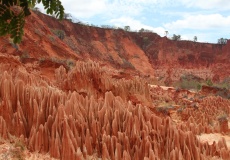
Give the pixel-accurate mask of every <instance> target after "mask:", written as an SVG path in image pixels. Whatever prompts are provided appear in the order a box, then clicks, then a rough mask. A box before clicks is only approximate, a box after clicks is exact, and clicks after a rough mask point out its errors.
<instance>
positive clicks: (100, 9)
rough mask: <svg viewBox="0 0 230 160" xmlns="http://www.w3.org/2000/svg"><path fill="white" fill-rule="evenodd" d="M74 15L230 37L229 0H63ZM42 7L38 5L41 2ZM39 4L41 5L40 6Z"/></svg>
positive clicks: (184, 34)
mask: <svg viewBox="0 0 230 160" xmlns="http://www.w3.org/2000/svg"><path fill="white" fill-rule="evenodd" d="M61 2H62V4H63V6H64V8H65V12H66V13H70V14H71V15H72V17H73V19H78V20H80V21H81V22H83V23H88V24H94V25H98V26H101V25H110V26H115V27H124V26H130V28H131V30H133V31H136V30H137V31H138V30H140V29H141V28H144V29H148V30H152V31H153V32H155V33H157V34H159V35H160V36H162V37H163V36H165V31H168V33H169V34H168V37H172V36H173V34H176V35H181V38H182V40H193V39H194V36H197V41H198V42H209V43H217V40H218V39H219V38H227V39H230V0H61ZM38 7H39V6H38ZM39 8H40V7H39Z"/></svg>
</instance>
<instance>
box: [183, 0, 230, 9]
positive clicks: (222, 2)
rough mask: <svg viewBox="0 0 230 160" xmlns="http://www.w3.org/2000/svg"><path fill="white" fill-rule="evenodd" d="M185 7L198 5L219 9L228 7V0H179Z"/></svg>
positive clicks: (229, 3)
mask: <svg viewBox="0 0 230 160" xmlns="http://www.w3.org/2000/svg"><path fill="white" fill-rule="evenodd" d="M179 2H181V3H182V4H184V5H185V6H187V7H198V8H202V9H220V10H226V9H229V8H230V1H229V0H179Z"/></svg>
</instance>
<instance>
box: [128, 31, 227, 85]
mask: <svg viewBox="0 0 230 160" xmlns="http://www.w3.org/2000/svg"><path fill="white" fill-rule="evenodd" d="M132 37H133V38H134V39H135V41H136V43H137V44H139V46H140V47H141V48H143V50H144V51H145V53H146V55H147V56H148V58H149V61H150V63H151V64H152V66H153V68H154V70H155V76H156V77H164V78H167V77H170V79H171V80H172V81H177V80H179V79H180V77H181V76H182V75H186V74H192V75H195V76H197V77H200V78H202V79H212V80H214V81H222V80H224V79H225V78H227V77H229V74H230V70H229V68H230V67H229V64H230V59H229V57H230V52H229V49H230V41H228V42H227V44H226V45H220V44H209V43H198V42H192V41H172V40H169V39H168V38H166V37H163V38H161V37H159V36H158V35H157V34H154V33H132Z"/></svg>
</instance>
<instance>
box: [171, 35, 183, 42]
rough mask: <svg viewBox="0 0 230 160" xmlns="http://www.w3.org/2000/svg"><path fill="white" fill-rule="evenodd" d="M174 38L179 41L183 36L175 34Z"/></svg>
mask: <svg viewBox="0 0 230 160" xmlns="http://www.w3.org/2000/svg"><path fill="white" fill-rule="evenodd" d="M172 40H174V41H179V40H181V37H180V35H175V34H173V37H172Z"/></svg>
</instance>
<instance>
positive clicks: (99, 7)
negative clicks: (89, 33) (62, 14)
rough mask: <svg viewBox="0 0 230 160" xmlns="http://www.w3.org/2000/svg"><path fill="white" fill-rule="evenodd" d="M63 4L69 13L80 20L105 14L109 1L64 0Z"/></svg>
mask: <svg viewBox="0 0 230 160" xmlns="http://www.w3.org/2000/svg"><path fill="white" fill-rule="evenodd" d="M62 4H63V6H64V8H65V11H66V12H67V13H71V14H72V15H74V16H76V17H78V18H89V17H92V16H94V15H97V14H101V13H103V12H105V10H106V8H107V7H106V5H107V0H96V1H95V0H64V1H62Z"/></svg>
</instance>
